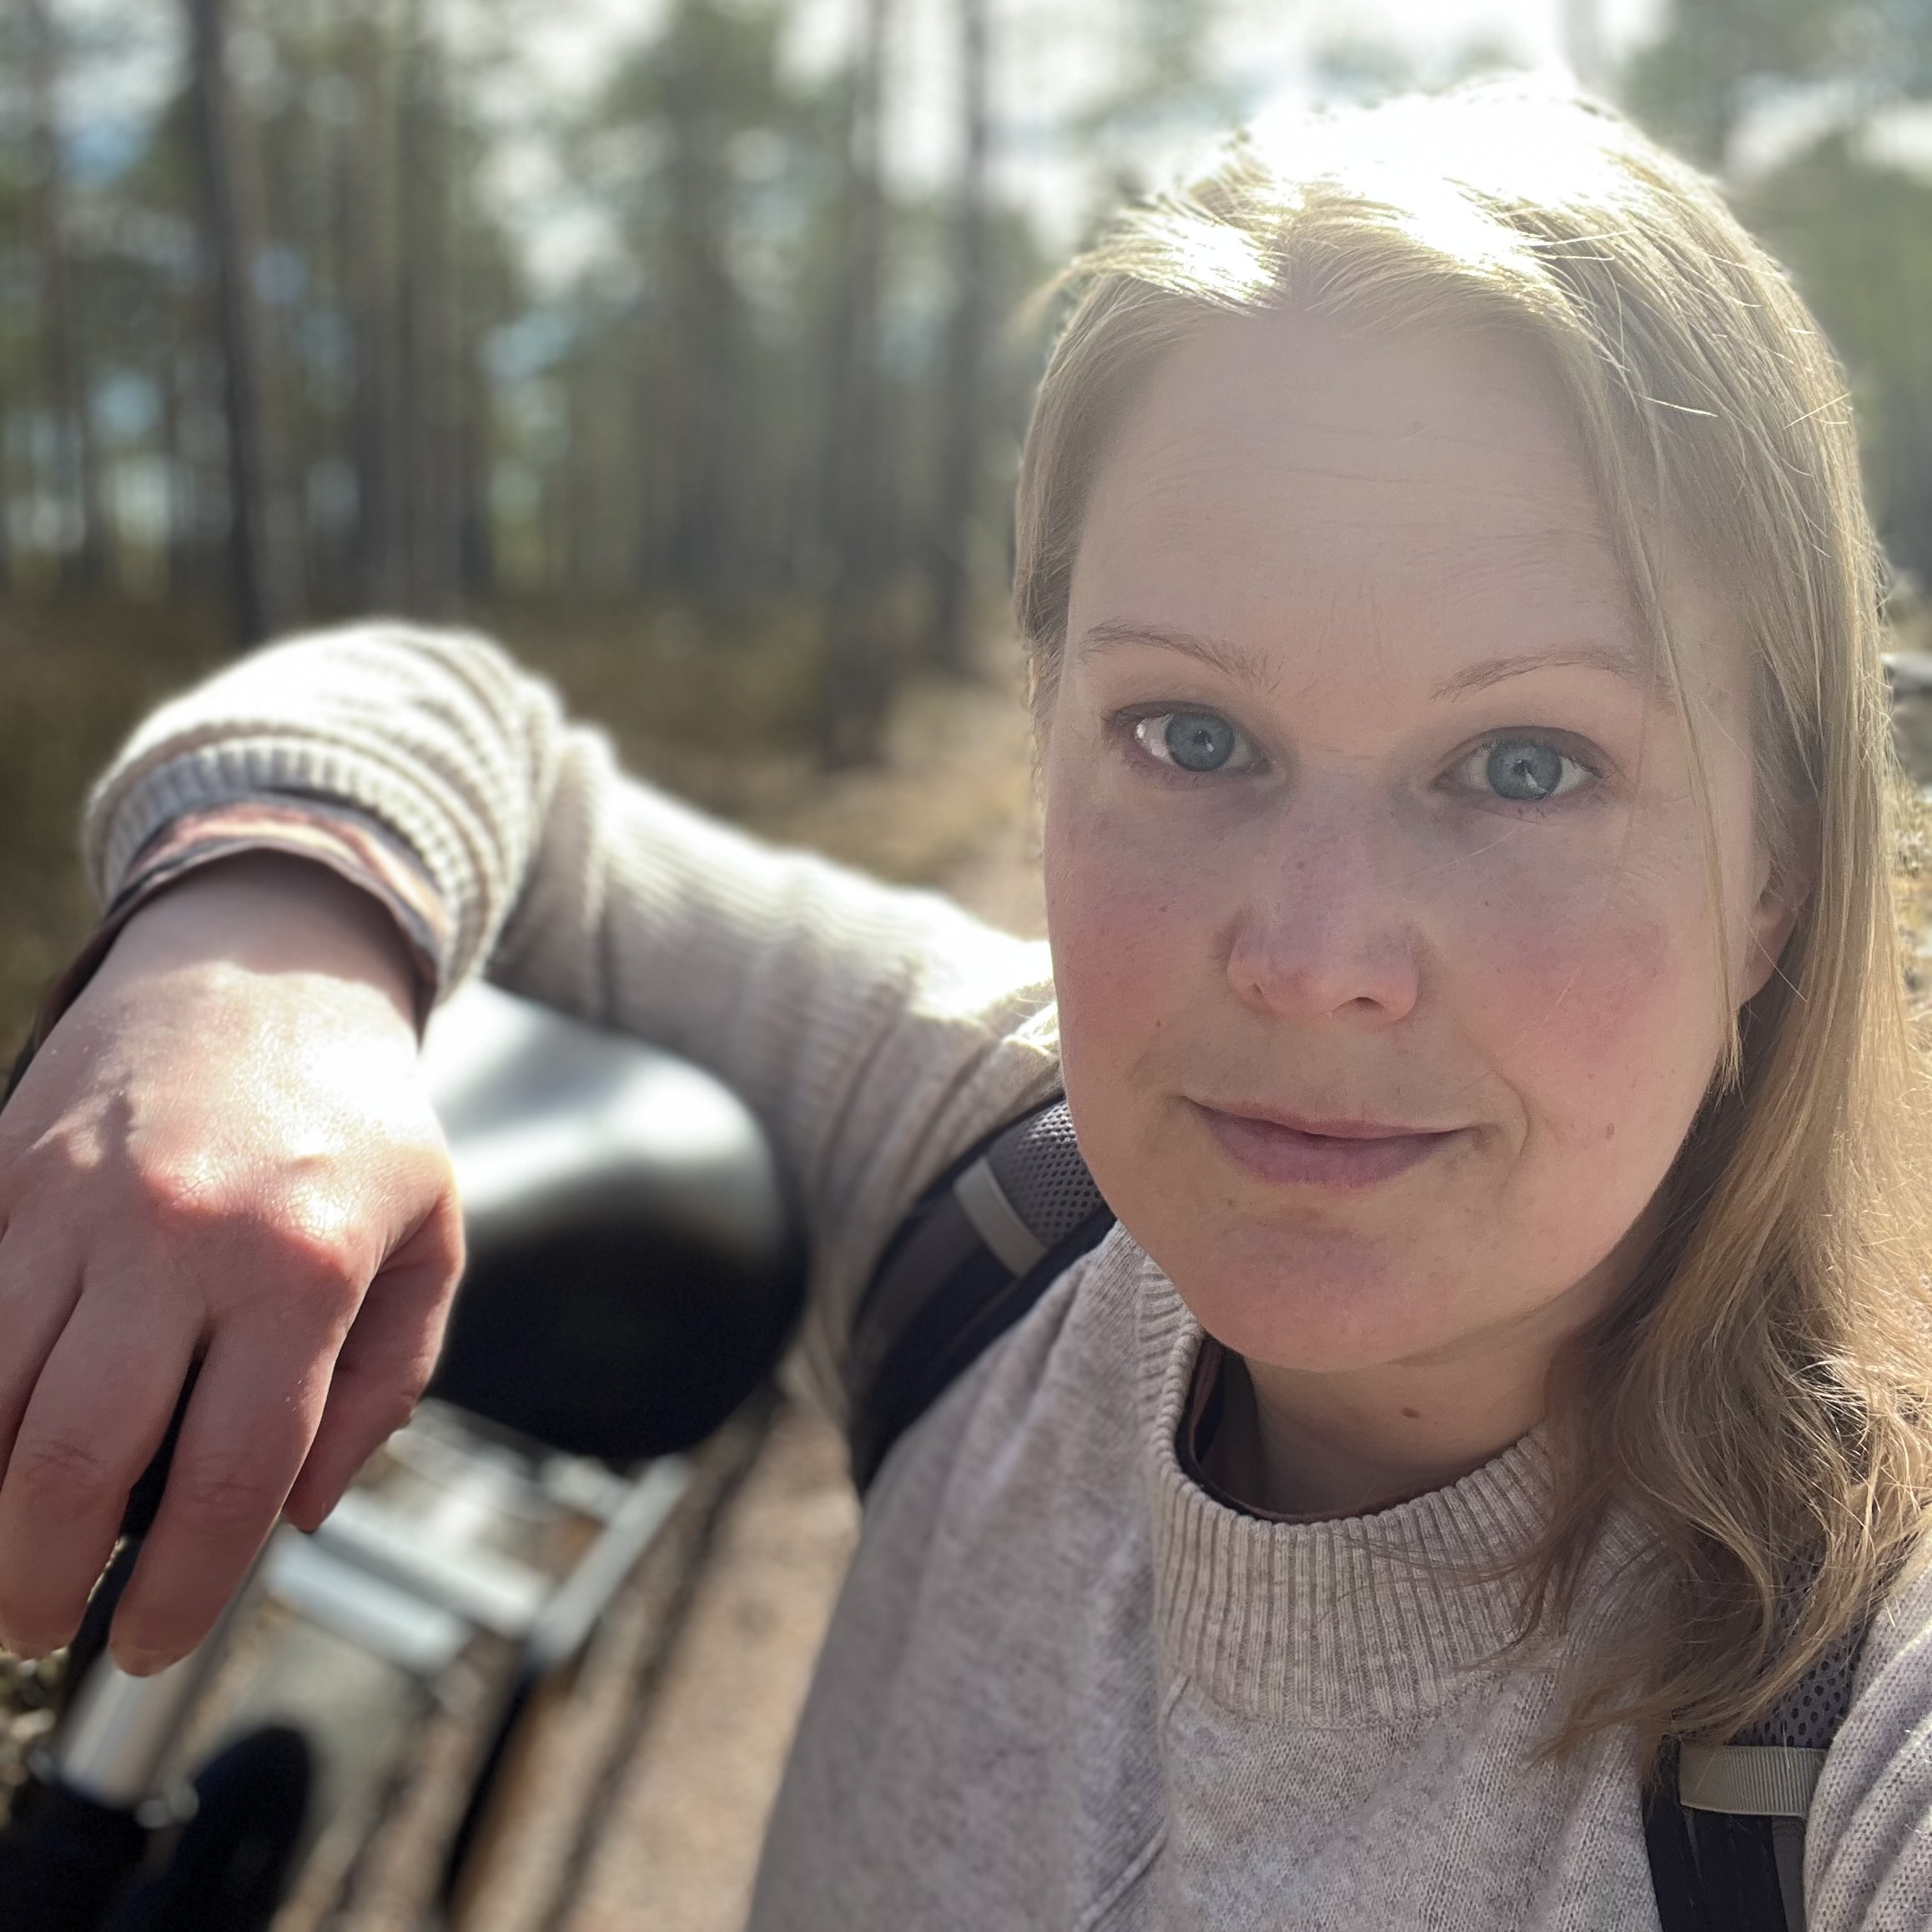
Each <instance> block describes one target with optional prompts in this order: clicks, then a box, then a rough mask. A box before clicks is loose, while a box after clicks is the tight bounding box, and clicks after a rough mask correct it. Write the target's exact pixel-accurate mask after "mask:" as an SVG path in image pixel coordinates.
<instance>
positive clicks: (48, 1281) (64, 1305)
mask: <svg viewBox="0 0 1932 1932" xmlns="http://www.w3.org/2000/svg"><path fill="white" fill-rule="evenodd" d="M79 1300H80V1264H79V1262H78V1260H77V1259H76V1258H75V1257H74V1255H73V1254H72V1253H70V1252H69V1250H68V1246H67V1245H66V1244H65V1243H64V1242H57V1241H54V1240H47V1239H40V1238H36V1237H35V1236H33V1235H29V1234H26V1233H23V1232H22V1231H20V1230H19V1229H18V1226H15V1227H10V1228H8V1230H7V1232H6V1234H5V1235H0V1475H4V1473H5V1472H6V1468H7V1462H8V1456H9V1454H10V1453H11V1452H12V1450H13V1439H14V1437H15V1436H17V1435H18V1433H19V1431H20V1420H21V1417H22V1416H24V1415H25V1414H26V1413H27V1405H28V1401H29V1399H30V1398H31V1397H32V1396H33V1389H34V1385H35V1384H36V1383H37V1382H38V1381H39V1380H40V1371H42V1370H43V1368H44V1367H45V1366H47V1358H48V1356H50V1355H52V1354H53V1346H54V1344H55V1343H56V1342H57V1341H59V1340H60V1336H61V1331H62V1330H63V1329H64V1328H65V1327H66V1326H67V1325H68V1319H69V1317H70V1316H72V1315H73V1311H74V1306H75V1304H76V1303H77V1302H78V1301H79Z"/></svg>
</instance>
